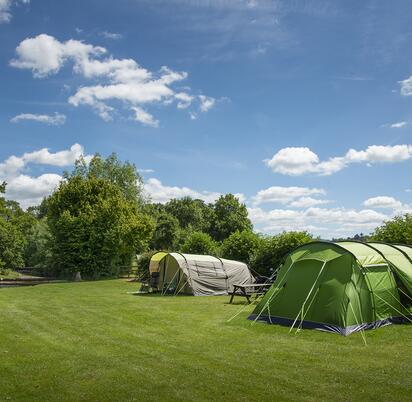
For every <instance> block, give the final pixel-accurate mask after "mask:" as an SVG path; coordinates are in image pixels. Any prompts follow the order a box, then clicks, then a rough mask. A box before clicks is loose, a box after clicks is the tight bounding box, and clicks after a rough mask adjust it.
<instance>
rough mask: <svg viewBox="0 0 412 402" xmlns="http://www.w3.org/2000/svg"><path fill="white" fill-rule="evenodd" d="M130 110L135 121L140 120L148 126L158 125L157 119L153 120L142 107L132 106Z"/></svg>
mask: <svg viewBox="0 0 412 402" xmlns="http://www.w3.org/2000/svg"><path fill="white" fill-rule="evenodd" d="M132 110H134V112H135V116H134V119H135V120H136V121H140V122H141V123H142V124H144V125H146V126H150V127H158V126H159V121H158V120H155V119H154V117H153V116H152V115H151V114H150V113H148V112H146V111H145V110H144V109H142V108H141V107H138V106H134V107H132Z"/></svg>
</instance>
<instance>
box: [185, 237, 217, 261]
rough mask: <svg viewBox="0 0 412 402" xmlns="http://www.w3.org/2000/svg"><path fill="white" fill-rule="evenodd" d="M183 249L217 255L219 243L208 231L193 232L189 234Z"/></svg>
mask: <svg viewBox="0 0 412 402" xmlns="http://www.w3.org/2000/svg"><path fill="white" fill-rule="evenodd" d="M181 251H182V252H183V253H188V254H204V255H217V251H218V245H217V243H216V242H215V241H214V240H213V239H212V238H211V237H210V236H209V235H208V234H207V233H203V232H192V233H190V234H189V235H188V236H187V238H186V240H185V242H184V244H183V246H182V249H181Z"/></svg>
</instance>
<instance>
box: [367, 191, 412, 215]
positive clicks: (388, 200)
mask: <svg viewBox="0 0 412 402" xmlns="http://www.w3.org/2000/svg"><path fill="white" fill-rule="evenodd" d="M363 205H364V206H365V207H368V208H377V209H386V210H391V211H392V215H403V214H407V213H409V214H410V213H412V205H409V204H404V203H402V202H401V201H398V200H397V199H395V198H393V197H389V196H386V195H380V196H377V197H372V198H368V199H367V200H365V201H364V203H363Z"/></svg>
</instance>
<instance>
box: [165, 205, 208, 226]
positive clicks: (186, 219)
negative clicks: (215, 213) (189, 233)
mask: <svg viewBox="0 0 412 402" xmlns="http://www.w3.org/2000/svg"><path fill="white" fill-rule="evenodd" d="M165 210H166V211H167V212H168V213H169V214H171V215H173V216H174V217H175V218H176V219H177V220H178V221H179V225H180V227H181V228H182V229H188V228H190V229H191V230H193V231H200V232H205V231H208V229H209V227H210V222H211V215H212V209H211V207H210V206H209V205H207V204H206V203H205V202H204V201H202V200H198V199H193V198H191V197H183V198H180V199H172V200H170V201H169V202H168V203H167V204H166V205H165Z"/></svg>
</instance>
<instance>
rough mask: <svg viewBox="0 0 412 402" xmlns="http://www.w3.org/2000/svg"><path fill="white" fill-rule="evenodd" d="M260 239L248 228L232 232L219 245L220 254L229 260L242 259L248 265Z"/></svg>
mask: <svg viewBox="0 0 412 402" xmlns="http://www.w3.org/2000/svg"><path fill="white" fill-rule="evenodd" d="M261 241H262V239H261V237H260V236H259V235H257V234H256V233H253V232H252V231H250V230H244V231H243V232H239V231H237V232H235V233H232V234H231V235H230V236H229V237H228V238H226V239H225V240H224V241H223V243H222V246H221V255H222V257H223V258H228V259H230V260H236V261H242V262H245V263H246V264H248V265H250V263H251V261H252V259H253V257H254V255H255V254H256V252H257V250H258V248H259V246H260V243H261Z"/></svg>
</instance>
